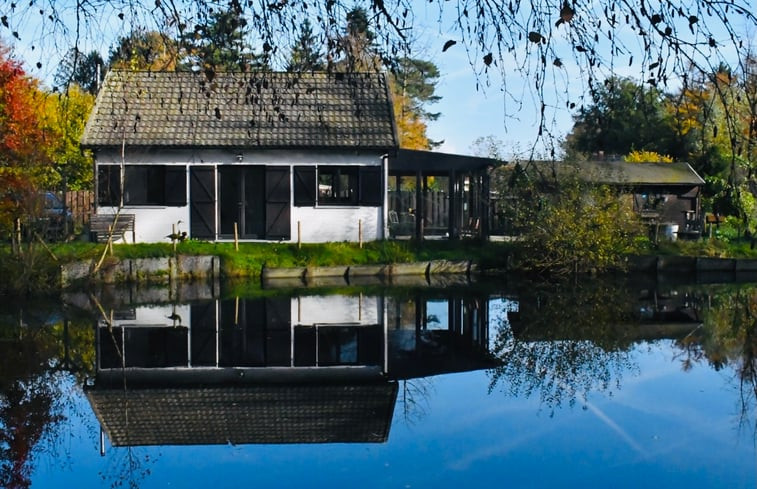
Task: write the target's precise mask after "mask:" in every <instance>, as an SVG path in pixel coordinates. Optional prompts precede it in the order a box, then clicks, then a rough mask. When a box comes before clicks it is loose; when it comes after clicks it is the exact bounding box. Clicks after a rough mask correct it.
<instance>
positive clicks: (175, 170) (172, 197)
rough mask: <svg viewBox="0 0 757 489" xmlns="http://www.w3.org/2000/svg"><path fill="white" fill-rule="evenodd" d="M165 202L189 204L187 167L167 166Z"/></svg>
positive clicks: (177, 204) (176, 204) (169, 203)
mask: <svg viewBox="0 0 757 489" xmlns="http://www.w3.org/2000/svg"><path fill="white" fill-rule="evenodd" d="M165 168H166V183H165V186H166V188H165V199H166V201H165V204H166V205H168V206H183V205H187V167H186V166H166V167H165Z"/></svg>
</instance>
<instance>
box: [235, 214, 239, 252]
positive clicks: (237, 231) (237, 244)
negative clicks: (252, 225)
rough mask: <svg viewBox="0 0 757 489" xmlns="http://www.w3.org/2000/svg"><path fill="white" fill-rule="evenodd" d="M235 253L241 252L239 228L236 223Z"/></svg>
mask: <svg viewBox="0 0 757 489" xmlns="http://www.w3.org/2000/svg"><path fill="white" fill-rule="evenodd" d="M234 251H239V226H238V225H237V222H236V221H234Z"/></svg>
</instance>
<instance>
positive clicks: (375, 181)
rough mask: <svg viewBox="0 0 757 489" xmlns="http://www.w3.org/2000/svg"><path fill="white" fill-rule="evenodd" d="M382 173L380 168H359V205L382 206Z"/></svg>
mask: <svg viewBox="0 0 757 489" xmlns="http://www.w3.org/2000/svg"><path fill="white" fill-rule="evenodd" d="M383 173H384V172H383V169H382V168H381V167H380V166H361V167H360V205H374V206H380V205H383V204H384V185H383V178H382V177H383Z"/></svg>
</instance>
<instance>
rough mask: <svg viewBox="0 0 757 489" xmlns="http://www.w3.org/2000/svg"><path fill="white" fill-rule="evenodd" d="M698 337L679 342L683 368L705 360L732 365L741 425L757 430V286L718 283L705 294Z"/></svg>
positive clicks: (719, 366)
mask: <svg viewBox="0 0 757 489" xmlns="http://www.w3.org/2000/svg"><path fill="white" fill-rule="evenodd" d="M705 299H706V302H707V307H706V309H705V310H704V312H703V318H704V327H703V329H702V332H701V337H695V338H685V339H684V340H683V341H681V342H679V346H680V348H681V351H682V358H683V360H682V362H683V367H684V368H685V369H689V368H693V367H694V365H695V364H697V363H702V362H706V363H707V364H708V365H710V366H711V367H712V368H713V369H715V370H718V371H719V370H722V369H723V368H724V367H731V368H732V369H733V371H734V375H735V379H734V380H735V381H736V383H737V385H738V389H739V392H740V397H739V401H740V414H741V423H742V426H744V427H747V426H750V427H751V429H754V430H756V431H757V423H755V421H757V420H755V419H754V414H755V411H757V286H754V285H750V286H741V287H736V286H731V287H728V286H721V287H717V288H713V289H711V290H710V293H709V294H708V295H707V296H706V298H705Z"/></svg>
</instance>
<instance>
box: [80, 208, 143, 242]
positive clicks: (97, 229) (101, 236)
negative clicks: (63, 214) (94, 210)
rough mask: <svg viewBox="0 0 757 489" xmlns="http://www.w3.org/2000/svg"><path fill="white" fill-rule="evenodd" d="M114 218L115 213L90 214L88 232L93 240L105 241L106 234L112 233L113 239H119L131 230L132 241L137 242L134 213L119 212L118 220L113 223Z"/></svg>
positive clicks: (106, 238) (106, 239)
mask: <svg viewBox="0 0 757 489" xmlns="http://www.w3.org/2000/svg"><path fill="white" fill-rule="evenodd" d="M115 219H116V215H115V214H92V216H90V219H89V232H90V236H91V238H92V240H93V241H96V242H98V243H105V242H106V241H108V236H109V235H110V234H111V229H112V235H113V241H117V240H119V239H122V238H123V239H124V241H126V239H125V238H124V235H125V234H126V233H127V232H129V231H131V241H132V243H136V242H137V237H136V233H135V232H134V214H119V215H118V221H116V222H115V224H114V223H113V221H114V220H115Z"/></svg>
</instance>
